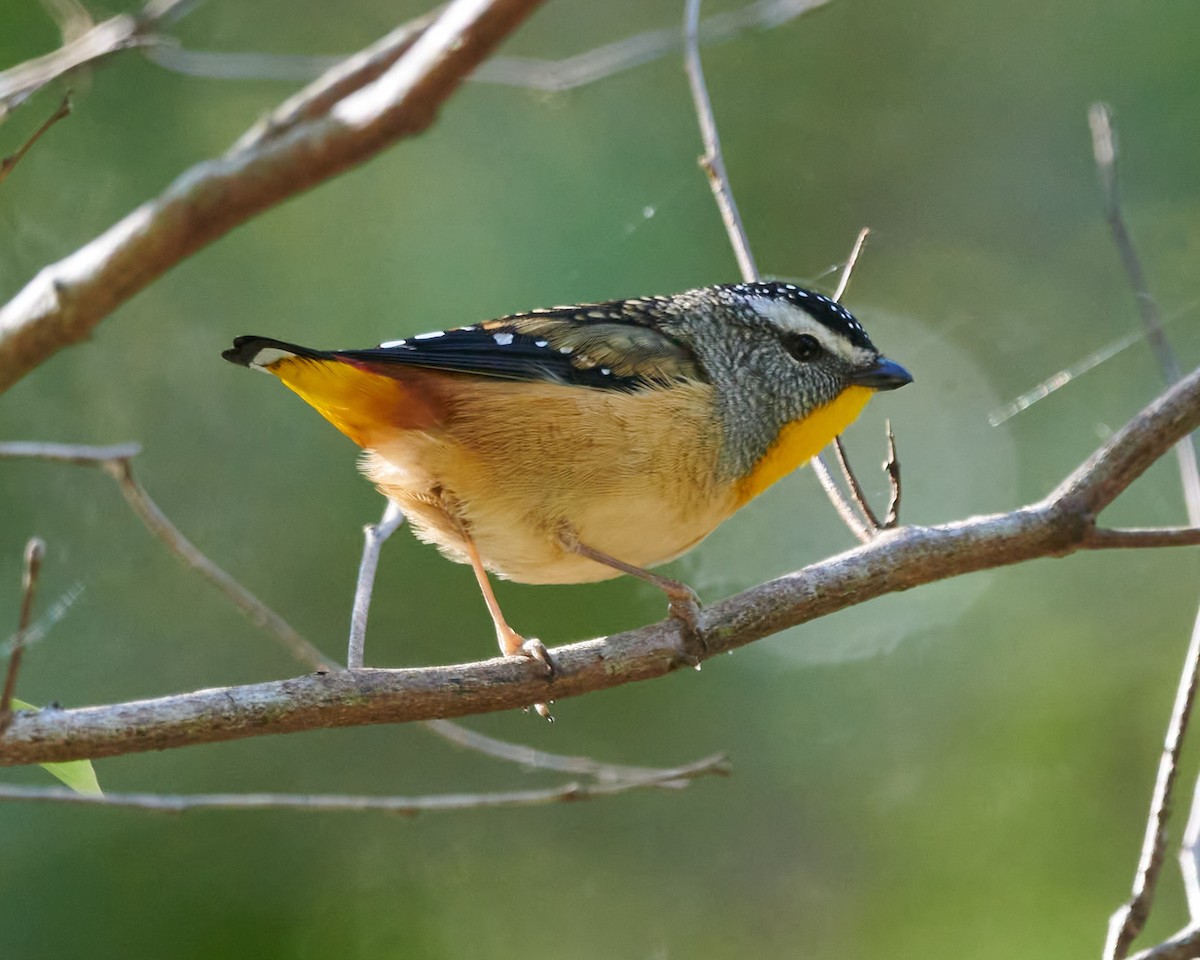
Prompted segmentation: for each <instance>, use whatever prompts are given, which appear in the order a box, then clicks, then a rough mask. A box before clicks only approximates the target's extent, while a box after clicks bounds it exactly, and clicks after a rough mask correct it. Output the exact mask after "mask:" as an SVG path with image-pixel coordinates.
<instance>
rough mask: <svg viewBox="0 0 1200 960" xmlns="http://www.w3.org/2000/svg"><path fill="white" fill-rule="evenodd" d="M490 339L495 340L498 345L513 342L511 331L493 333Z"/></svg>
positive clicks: (506, 344) (503, 345)
mask: <svg viewBox="0 0 1200 960" xmlns="http://www.w3.org/2000/svg"><path fill="white" fill-rule="evenodd" d="M492 339H493V340H495V341H496V343H498V344H499V345H500V346H502V347H507V346H508V345H509V344H510V343H512V342H513V335H512V334H511V333H493V334H492Z"/></svg>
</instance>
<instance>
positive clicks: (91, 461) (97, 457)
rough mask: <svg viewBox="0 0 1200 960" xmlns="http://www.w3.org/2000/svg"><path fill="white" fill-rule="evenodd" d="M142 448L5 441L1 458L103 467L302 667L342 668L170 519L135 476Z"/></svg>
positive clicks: (163, 534) (180, 554) (174, 548)
mask: <svg viewBox="0 0 1200 960" xmlns="http://www.w3.org/2000/svg"><path fill="white" fill-rule="evenodd" d="M140 449H141V448H140V447H139V446H138V445H137V444H122V445H120V446H115V447H86V446H72V445H69V444H59V443H26V442H6V443H0V459H3V458H16V457H21V458H34V459H41V460H53V461H57V462H59V463H71V464H77V465H82V466H92V467H100V468H101V469H102V470H103V471H104V472H105V473H107V474H108V475H109V476H110V477H112V478H113V479H114V480H116V482H117V485H118V486H119V487H120V489H121V493H122V495H123V496H124V497H125V501H126V502H127V503H128V504H129V506H130V507H131V508H132V509H133V512H134V513H135V514H137V517H138V519H139V520H141V521H142V523H143V524H145V526H146V529H148V530H149V531H150V532H151V533H152V534H154V536H155V537H157V538H158V539H159V540H160V541H161V542H162V543H163V544H165V545H166V547H167V549H168V550H170V551H171V553H173V554H174V555H175V556H176V557H177V558H178V559H179V560H181V561H183V563H184V564H185V565H187V566H188V567H190V568H191V569H193V570H195V571H196V572H197V573H199V574H200V576H202V577H203V578H204V579H205V580H207V581H208V582H209V583H211V584H212V585H213V586H214V587H216V588H217V590H219V591H220V592H221V593H222V594H223V595H224V596H225V598H226V599H227V600H229V602H230V603H232V604H233V605H234V606H235V607H237V608H238V610H240V611H241V612H242V614H243V615H244V616H245V617H246V618H247V619H249V620H250V622H251V623H253V624H255V625H256V626H258V627H260V628H261V629H263V630H265V631H266V632H267V633H268V634H270V635H271V636H272V637H274V638H275V640H277V641H278V642H279V643H280V644H282V645H283V646H284V647H286V648H287V650H288V651H289V652H290V653H291V654H292V656H294V657H296V658H297V659H298V660H300V661H301V662H302V663H307V664H309V665H310V666H311V667H313V668H314V669H316V670H333V669H337V668H336V666H335V665H334V664H333V663H332V662H331V661H330V660H329V659H328V658H326V657H325V655H324V654H323V653H321V651H320V650H318V649H317V648H316V647H315V646H313V645H312V644H311V643H310V642H309V641H308V640H306V639H305V638H304V637H302V636H301V635H300V634H299V633H298V632H297V631H296V630H295V628H293V627H292V626H291V624H289V623H288V622H287V621H286V620H284V619H283V617H281V616H280V615H279V614H278V613H276V612H275V611H274V610H272V609H271V608H270V607H268V606H267V605H266V604H265V603H263V602H262V601H261V600H259V599H258V597H256V596H255V595H254V594H252V593H251V592H250V591H249V590H247V589H246V588H245V587H243V586H242V585H241V584H240V583H238V581H237V580H235V579H234V578H233V577H231V576H230V575H229V574H228V573H226V572H225V571H224V570H222V569H221V568H220V567H219V566H217V564H215V563H214V562H213V561H212V560H210V559H209V558H208V557H207V556H205V555H204V554H203V553H202V552H201V551H200V550H199V549H198V548H197V547H196V545H195V544H193V543H192V542H191V541H190V540H188V538H187V537H185V536H184V535H183V533H181V532H180V530H179V528H178V527H176V526H175V524H173V523H172V522H171V521H170V519H169V518H168V517H167V515H166V514H165V513H163V511H162V510H161V509H160V508H159V506H158V504H156V503H155V502H154V501H153V500H152V499H151V498H150V495H149V494H148V493H147V492H146V490H145V488H144V487H143V486H142V485H141V484H140V483H138V481H137V480H136V478H135V477H134V475H133V462H132V457H134V456H135V455H136V454H137V453H138V452H139V450H140Z"/></svg>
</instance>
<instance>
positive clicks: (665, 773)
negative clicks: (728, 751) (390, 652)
mask: <svg viewBox="0 0 1200 960" xmlns="http://www.w3.org/2000/svg"><path fill="white" fill-rule="evenodd" d="M423 726H424V727H425V728H426V729H427V730H429V731H431V732H432V733H436V734H437V735H438V736H439V737H444V738H445V739H446V740H448V741H450V742H451V743H453V744H456V745H457V746H460V747H465V748H466V749H468V750H474V751H475V752H477V753H482V754H486V755H487V756H490V757H495V758H496V759H498V760H504V761H506V762H508V763H514V764H516V765H517V766H520V767H525V768H527V769H529V770H554V771H556V772H557V773H573V774H577V775H582V776H588V777H594V778H595V779H596V780H598V781H600V782H601V783H621V782H624V781H628V780H641V779H645V778H652V779H653V780H654V781H655V785H656V786H659V787H665V788H668V789H675V788H679V787H684V786H686V785H687V783H686V781H685V780H674V779H672V778H671V777H670V776H669V773H670V771H669V770H667V769H663V768H659V767H631V766H626V765H624V764H618V763H602V762H600V761H599V760H593V759H592V758H591V757H569V756H564V755H562V754H559V753H548V752H547V751H545V750H535V749H534V748H533V747H527V746H525V745H523V744H519V743H509V742H508V741H507V740H497V739H496V738H495V737H488V736H485V735H484V734H482V733H476V732H475V731H474V730H468V729H467V728H466V727H460V726H459V725H458V724H457V723H451V722H450V721H449V720H429V721H426V722H425V723H424V724H423ZM724 761H725V755H724V754H717V755H716V756H712V757H708V758H706V759H705V760H699V761H697V763H700V764H708V763H712V764H714V765H720V764H722V763H723V762H724Z"/></svg>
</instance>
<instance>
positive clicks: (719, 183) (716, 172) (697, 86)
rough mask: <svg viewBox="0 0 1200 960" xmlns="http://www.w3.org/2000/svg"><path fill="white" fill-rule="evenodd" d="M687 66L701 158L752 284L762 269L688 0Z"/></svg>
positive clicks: (696, 3) (694, 2)
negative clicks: (728, 164)
mask: <svg viewBox="0 0 1200 960" xmlns="http://www.w3.org/2000/svg"><path fill="white" fill-rule="evenodd" d="M683 23H684V26H683V29H684V38H685V42H684V63H685V65H686V66H687V75H688V84H689V86H690V87H691V89H692V103H693V104H694V105H695V108H696V119H697V120H698V121H699V123H700V137H701V139H702V140H703V141H704V154H703V156H701V157H700V168H701V169H702V170H703V171H704V173H705V175H706V176H707V177H708V185H709V187H711V188H712V194H713V199H715V200H716V201H717V209H718V210H719V211H720V212H721V219H722V220H723V221H724V223H725V231H726V232H727V233H728V234H729V241H730V243H731V244H732V245H733V255H734V256H735V257H737V262H738V268H739V269H740V270H741V272H742V279H743V280H744V281H746V282H747V283H752V282H754V281H755V280H757V279H758V267H757V266H756V265H755V263H754V254H753V253H751V252H750V241H749V239H748V238H747V237H746V228H745V227H744V226H743V225H742V216H741V214H740V213H738V208H737V202H736V201H735V200H734V199H733V190H732V189H731V188H730V186H729V176H728V175H727V174H726V173H725V159H724V157H723V156H722V155H721V138H720V135H719V134H718V133H717V121H716V118H715V117H714V116H713V108H712V101H711V100H710V99H709V97H708V85H707V84H706V83H705V82H704V70H703V69H702V68H701V66H700V27H699V24H700V0H687V8H686V12H685V13H684V21H683Z"/></svg>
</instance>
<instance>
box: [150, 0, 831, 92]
mask: <svg viewBox="0 0 1200 960" xmlns="http://www.w3.org/2000/svg"><path fill="white" fill-rule="evenodd" d="M828 2H829V0H755V2H753V3H748V4H746V6H744V7H739V8H738V9H736V10H727V11H725V12H723V13H717V14H713V15H712V16H710V17H705V18H704V20H702V21H701V22H700V29H699V34H700V42H701V43H702V44H708V43H716V42H718V41H723V40H729V39H732V38H733V37H736V36H738V35H739V34H741V33H743V32H745V31H747V30H750V29H752V28H755V27H757V28H759V29H761V30H772V29H774V28H775V27H778V26H781V25H783V24H785V23H787V22H789V21H791V20H794V19H795V18H796V17H799V16H800V15H801V14H804V13H808V12H809V11H810V10H812V9H814V8H816V7H820V6H823V5H824V4H826V3H828ZM682 43H683V41H682V38H681V37H680V35H679V31H678V30H674V29H662V30H648V31H645V32H643V33H636V34H633V35H631V36H628V37H623V38H622V39H620V40H614V41H613V42H612V43H606V44H604V45H602V46H599V47H594V48H592V49H591V50H585V51H584V52H583V53H577V54H574V55H573V56H569V57H563V58H562V59H559V60H545V59H541V58H537V57H516V56H508V57H505V56H500V57H493V58H492V59H490V60H488V61H487V62H486V63H484V64H481V65H480V67H479V69H478V70H476V71H475V72H474V73H473V74H471V76H470V80H471V82H472V83H493V84H498V85H501V86H509V87H521V88H523V89H526V90H540V91H543V92H545V93H565V92H566V91H568V90H575V89H577V88H579V87H585V86H588V85H589V84H593V83H596V82H598V81H600V80H604V79H607V78H608V77H612V76H615V75H617V74H619V73H622V72H624V71H626V70H632V69H634V68H635V67H640V66H642V65H643V64H647V63H651V62H653V61H655V60H658V59H661V58H662V57H665V56H667V55H668V54H671V53H674V52H675V51H676V50H678V49H679V48H680V46H682ZM144 54H145V56H146V57H147V58H148V59H149V60H152V61H153V62H154V63H155V64H157V65H158V66H160V67H162V68H163V69H165V70H172V71H174V72H176V73H182V74H185V75H187V76H192V77H204V78H206V79H210V80H212V79H215V80H293V81H303V80H308V79H310V78H311V77H314V76H316V75H317V74H319V73H321V72H322V71H324V70H327V69H329V68H331V67H333V66H335V65H336V64H337V63H339V62H340V61H341V60H342V59H343V58H342V57H337V56H332V57H331V56H310V55H307V54H278V53H263V52H250V53H248V52H229V51H216V50H191V49H188V50H185V49H183V48H182V47H177V46H174V45H167V44H161V45H158V46H153V47H147V48H146V49H145V51H144Z"/></svg>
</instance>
